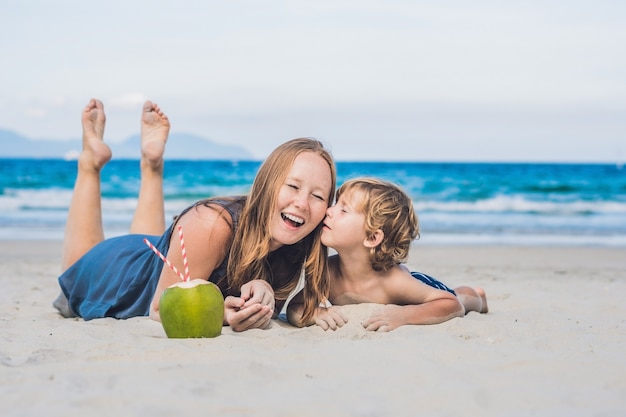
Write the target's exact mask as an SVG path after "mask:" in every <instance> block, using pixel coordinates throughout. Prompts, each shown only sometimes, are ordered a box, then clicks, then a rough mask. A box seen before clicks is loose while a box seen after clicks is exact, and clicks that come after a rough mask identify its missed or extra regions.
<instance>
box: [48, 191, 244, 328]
mask: <svg viewBox="0 0 626 417" xmlns="http://www.w3.org/2000/svg"><path fill="white" fill-rule="evenodd" d="M245 199H246V198H245V197H236V198H233V199H223V200H217V199H215V200H213V199H211V200H203V201H201V202H198V203H196V204H194V205H193V206H191V207H188V208H187V209H185V210H184V211H183V212H182V213H181V214H180V215H179V216H177V217H176V218H175V219H174V222H173V223H172V225H171V226H170V227H169V228H168V229H167V230H166V231H165V233H163V235H161V236H151V235H140V234H131V235H125V236H119V237H114V238H111V239H106V240H104V241H102V242H100V243H99V244H98V245H96V246H94V247H93V248H92V249H91V250H90V251H89V252H87V253H86V254H85V255H83V256H82V257H81V258H80V259H79V260H78V261H76V263H74V264H73V265H72V266H71V267H69V268H68V269H67V270H66V271H65V272H63V273H62V274H61V276H60V277H59V285H60V286H61V291H62V292H63V294H64V295H65V297H66V298H67V301H68V304H69V307H70V308H71V310H72V312H74V313H75V314H76V315H78V316H80V317H82V318H83V319H85V320H91V319H95V318H102V317H114V318H118V319H125V318H130V317H135V316H147V315H148V314H149V312H150V303H151V301H152V298H153V296H154V292H155V291H156V287H157V284H158V282H159V277H160V275H161V270H162V268H163V261H162V260H161V258H159V257H158V256H157V255H156V254H155V253H154V252H153V251H152V250H151V249H150V248H149V247H148V246H147V245H146V244H145V242H144V241H143V240H144V238H147V239H148V240H149V241H150V242H151V243H152V244H153V245H154V246H155V247H156V248H157V249H158V250H159V251H160V252H161V253H162V254H163V255H164V256H167V253H168V251H169V247H170V238H171V236H172V232H173V231H174V230H175V225H176V223H177V219H178V218H179V217H180V216H182V215H183V214H185V213H186V212H187V211H189V210H190V209H191V208H193V207H196V206H197V205H200V204H207V203H210V204H215V205H218V206H220V207H223V208H224V209H225V210H226V211H227V212H228V213H229V214H230V216H231V217H232V230H233V234H234V231H235V230H236V229H237V225H238V222H239V215H240V213H241V210H242V208H243V205H244V203H245ZM229 255H230V251H229V252H228V253H227V254H226V256H225V257H224V260H223V261H222V263H221V264H220V265H219V266H218V267H217V268H216V269H215V270H214V271H213V273H212V274H211V276H210V277H208V280H209V281H211V282H214V283H216V284H218V285H219V286H220V289H221V290H222V292H223V293H224V294H226V292H225V290H226V288H222V287H223V286H224V285H227V284H225V283H226V279H225V277H226V269H227V265H228V258H229Z"/></svg>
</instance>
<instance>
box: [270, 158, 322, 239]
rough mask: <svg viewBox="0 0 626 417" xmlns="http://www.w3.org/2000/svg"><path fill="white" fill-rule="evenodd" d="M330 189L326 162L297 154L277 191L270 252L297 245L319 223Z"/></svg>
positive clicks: (271, 228) (271, 224) (271, 226)
mask: <svg viewBox="0 0 626 417" xmlns="http://www.w3.org/2000/svg"><path fill="white" fill-rule="evenodd" d="M331 188H332V176H331V172H330V167H329V166H328V163H327V162H326V160H325V159H324V158H322V157H321V156H319V155H317V154H316V153H313V152H302V153H300V154H299V155H298V156H297V157H296V159H295V160H294V161H293V165H292V166H291V169H290V170H289V173H288V174H287V178H285V181H284V182H283V184H282V185H281V186H280V189H279V191H278V195H277V198H276V207H275V210H274V214H273V215H272V219H271V223H270V233H271V234H272V241H271V250H276V249H278V248H279V247H281V246H283V245H292V244H294V243H297V242H299V241H300V240H302V239H304V238H305V237H306V236H307V235H308V234H309V233H311V232H312V231H313V230H314V229H315V228H316V227H317V226H318V225H319V224H320V223H321V222H322V220H323V219H324V216H325V215H326V209H327V208H328V204H329V201H328V199H329V195H330V191H331Z"/></svg>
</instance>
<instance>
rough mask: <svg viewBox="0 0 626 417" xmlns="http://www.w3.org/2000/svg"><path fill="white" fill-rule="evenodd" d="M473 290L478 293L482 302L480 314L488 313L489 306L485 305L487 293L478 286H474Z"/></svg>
mask: <svg viewBox="0 0 626 417" xmlns="http://www.w3.org/2000/svg"><path fill="white" fill-rule="evenodd" d="M474 291H476V294H478V296H479V297H480V299H481V300H482V302H483V308H481V309H480V314H485V313H488V312H489V307H488V306H487V295H486V294H485V290H483V289H482V288H480V287H476V288H474Z"/></svg>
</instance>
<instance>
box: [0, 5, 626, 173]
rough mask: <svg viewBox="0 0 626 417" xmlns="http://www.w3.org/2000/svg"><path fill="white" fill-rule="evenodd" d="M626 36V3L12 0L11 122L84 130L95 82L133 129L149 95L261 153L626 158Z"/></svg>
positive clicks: (6, 12)
mask: <svg viewBox="0 0 626 417" xmlns="http://www.w3.org/2000/svg"><path fill="white" fill-rule="evenodd" d="M625 48H626V2H624V1H623V0H614V1H610V0H592V1H591V0H590V1H580V0H572V1H567V2H564V1H562V0H544V1H535V0H529V1H508V0H502V1H495V0H493V1H486V0H475V1H463V0H458V1H455V0H441V1H422V0H404V1H400V0H384V1H383V0H381V1H374V0H330V1H327V0H317V1H287V0H283V1H279V0H263V1H256V0H247V1H237V0H232V1H223V0H220V1H216V0H194V1H192V0H177V1H158V0H150V1H148V0H133V1H127V0H107V1H102V2H87V1H84V0H52V1H42V0H39V1H37V0H33V1H22V0H0V60H1V61H2V63H1V64H0V128H3V129H10V130H14V131H16V132H18V133H20V134H22V135H25V136H27V137H30V138H33V139H70V138H72V139H75V138H79V137H80V112H81V110H82V109H83V107H84V105H85V104H86V103H87V102H88V101H89V99H90V98H91V97H97V98H99V99H101V100H102V101H103V102H104V106H105V110H106V113H107V128H106V135H105V140H107V141H111V142H117V141H121V140H123V139H125V138H127V137H129V136H131V135H133V134H136V133H138V131H139V115H140V110H141V105H142V103H143V102H144V101H145V100H147V99H150V100H153V101H155V102H156V103H158V104H159V105H160V106H161V108H162V109H163V110H164V111H165V113H166V114H167V115H168V116H169V118H170V120H171V123H172V132H180V133H191V134H195V135H200V136H203V137H206V138H207V139H211V140H212V141H215V142H220V143H229V144H237V145H240V146H243V147H245V148H246V149H248V150H249V151H250V152H251V153H252V154H253V155H254V156H255V157H257V158H259V159H262V158H264V157H265V156H267V154H269V153H270V152H271V150H272V149H273V148H275V147H276V146H277V145H279V144H280V143H282V142H284V141H286V140H288V139H291V138H294V137H302V136H310V137H315V138H318V139H320V140H321V141H323V142H324V143H325V144H326V145H327V146H328V147H329V148H330V149H331V150H332V152H333V154H334V156H335V158H336V159H337V160H368V161H369V160H385V161H531V162H535V161H536V162H548V161H549V162H610V163H614V162H623V161H624V159H626V51H625ZM168 146H176V144H175V143H168ZM189 151H190V152H193V150H189Z"/></svg>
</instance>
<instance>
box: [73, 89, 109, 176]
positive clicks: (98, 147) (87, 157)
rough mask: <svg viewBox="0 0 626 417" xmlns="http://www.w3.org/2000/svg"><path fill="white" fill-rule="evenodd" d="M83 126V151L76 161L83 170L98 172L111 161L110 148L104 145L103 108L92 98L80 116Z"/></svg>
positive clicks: (99, 102)
mask: <svg viewBox="0 0 626 417" xmlns="http://www.w3.org/2000/svg"><path fill="white" fill-rule="evenodd" d="M81 122H82V125H83V151H82V152H81V154H80V157H79V159H78V161H79V165H80V166H81V167H83V168H86V169H90V170H94V171H100V170H101V169H102V167H103V166H104V165H105V164H106V163H107V162H109V161H110V160H111V148H109V145H107V144H106V143H104V125H105V123H106V116H105V114H104V106H103V105H102V102H101V101H100V100H98V99H95V98H92V99H91V100H89V103H87V106H85V109H84V110H83V113H82V115H81Z"/></svg>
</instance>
